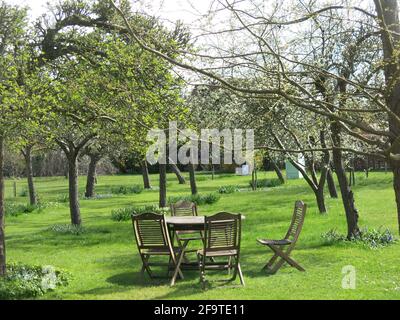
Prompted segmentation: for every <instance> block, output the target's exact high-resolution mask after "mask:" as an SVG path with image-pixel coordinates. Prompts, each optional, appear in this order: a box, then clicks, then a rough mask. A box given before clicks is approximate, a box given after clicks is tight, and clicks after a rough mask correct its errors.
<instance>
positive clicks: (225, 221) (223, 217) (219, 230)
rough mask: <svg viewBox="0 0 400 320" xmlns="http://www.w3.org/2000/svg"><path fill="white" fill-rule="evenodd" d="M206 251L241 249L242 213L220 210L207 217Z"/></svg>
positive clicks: (205, 227)
mask: <svg viewBox="0 0 400 320" xmlns="http://www.w3.org/2000/svg"><path fill="white" fill-rule="evenodd" d="M204 229H205V230H204V234H205V240H204V252H205V253H206V252H211V251H226V250H237V252H239V250H240V238H241V215H240V214H232V213H229V212H219V213H217V214H215V215H213V216H211V217H205V224H204Z"/></svg>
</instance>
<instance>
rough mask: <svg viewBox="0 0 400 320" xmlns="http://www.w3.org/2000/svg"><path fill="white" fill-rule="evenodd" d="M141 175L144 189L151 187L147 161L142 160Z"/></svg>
mask: <svg viewBox="0 0 400 320" xmlns="http://www.w3.org/2000/svg"><path fill="white" fill-rule="evenodd" d="M142 175H143V187H144V188H145V189H151V184H150V176H149V169H148V168H147V161H146V160H144V161H143V162H142Z"/></svg>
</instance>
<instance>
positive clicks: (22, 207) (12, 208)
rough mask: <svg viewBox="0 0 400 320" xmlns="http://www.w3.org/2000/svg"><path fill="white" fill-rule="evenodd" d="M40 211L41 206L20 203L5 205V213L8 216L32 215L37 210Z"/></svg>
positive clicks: (7, 203)
mask: <svg viewBox="0 0 400 320" xmlns="http://www.w3.org/2000/svg"><path fill="white" fill-rule="evenodd" d="M38 209H40V206H39V205H31V204H20V203H18V204H17V203H13V202H6V203H5V213H6V216H14V217H16V216H19V215H21V214H24V213H25V214H27V213H31V212H33V211H35V210H38Z"/></svg>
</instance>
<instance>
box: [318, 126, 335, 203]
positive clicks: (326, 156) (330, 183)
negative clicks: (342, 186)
mask: <svg viewBox="0 0 400 320" xmlns="http://www.w3.org/2000/svg"><path fill="white" fill-rule="evenodd" d="M319 138H320V140H321V147H322V148H324V149H326V142H325V131H324V130H321V131H320V132H319ZM323 159H324V162H325V163H326V165H327V166H328V171H327V176H326V180H327V183H328V189H329V195H330V196H331V198H335V199H336V198H337V197H338V194H337V190H336V185H335V180H334V179H333V175H332V168H331V166H330V164H331V155H330V153H329V151H324V156H323Z"/></svg>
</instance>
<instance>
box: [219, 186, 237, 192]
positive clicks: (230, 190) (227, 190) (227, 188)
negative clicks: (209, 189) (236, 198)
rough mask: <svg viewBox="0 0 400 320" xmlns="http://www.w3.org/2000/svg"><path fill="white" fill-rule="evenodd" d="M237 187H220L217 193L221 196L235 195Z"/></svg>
mask: <svg viewBox="0 0 400 320" xmlns="http://www.w3.org/2000/svg"><path fill="white" fill-rule="evenodd" d="M239 190H240V189H239V186H235V185H228V186H221V187H219V188H218V193H221V194H230V193H235V192H238V191H239Z"/></svg>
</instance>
